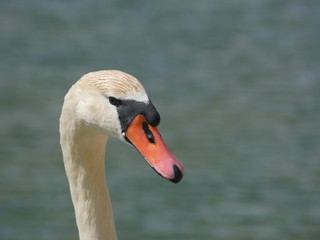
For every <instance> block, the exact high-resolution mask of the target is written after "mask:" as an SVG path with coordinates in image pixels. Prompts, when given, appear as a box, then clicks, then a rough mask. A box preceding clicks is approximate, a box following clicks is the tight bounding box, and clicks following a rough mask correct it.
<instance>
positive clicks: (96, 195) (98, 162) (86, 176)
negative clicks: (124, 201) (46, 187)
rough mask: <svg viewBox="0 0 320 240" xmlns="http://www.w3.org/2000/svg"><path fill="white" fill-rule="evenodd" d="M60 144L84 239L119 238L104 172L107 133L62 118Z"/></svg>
mask: <svg viewBox="0 0 320 240" xmlns="http://www.w3.org/2000/svg"><path fill="white" fill-rule="evenodd" d="M60 124H61V125H63V126H60V134H61V138H60V141H61V147H62V152H63V159H64V164H65V169H66V173H67V177H68V180H69V185H70V191H71V197H72V202H73V205H74V209H75V215H76V221H77V226H78V230H79V236H80V239H81V240H101V239H104V240H116V239H117V236H116V231H115V226H114V220H113V213H112V207H111V200H110V196H109V191H108V187H107V183H106V174H105V160H104V157H105V145H106V143H107V137H106V136H105V135H102V134H99V133H98V132H95V131H94V130H92V129H90V128H88V127H86V126H85V125H84V124H81V123H76V122H70V121H68V120H67V119H63V118H62V119H61V122H60Z"/></svg>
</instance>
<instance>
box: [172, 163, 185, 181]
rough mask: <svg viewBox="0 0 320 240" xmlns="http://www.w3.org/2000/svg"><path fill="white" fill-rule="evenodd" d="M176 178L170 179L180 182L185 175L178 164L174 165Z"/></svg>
mask: <svg viewBox="0 0 320 240" xmlns="http://www.w3.org/2000/svg"><path fill="white" fill-rule="evenodd" d="M173 171H174V178H173V179H170V181H171V182H173V183H178V182H180V180H181V179H182V177H183V175H182V172H181V170H180V168H179V167H178V166H177V165H173Z"/></svg>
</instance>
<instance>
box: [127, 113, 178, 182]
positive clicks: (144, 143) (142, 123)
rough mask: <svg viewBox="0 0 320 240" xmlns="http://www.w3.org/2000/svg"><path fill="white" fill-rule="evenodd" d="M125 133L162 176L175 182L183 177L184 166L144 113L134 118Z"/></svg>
mask: <svg viewBox="0 0 320 240" xmlns="http://www.w3.org/2000/svg"><path fill="white" fill-rule="evenodd" d="M125 134H126V137H127V139H128V140H129V141H130V142H131V143H132V144H133V146H135V148H136V149H137V150H138V151H139V152H140V154H141V155H142V156H143V157H144V159H145V160H146V161H147V162H148V163H149V164H150V165H151V167H152V168H153V169H154V170H155V171H156V172H157V173H158V174H159V175H160V176H162V177H164V178H166V179H168V180H170V181H171V182H174V183H177V182H179V181H180V180H181V179H182V177H183V172H184V167H183V166H182V164H181V163H180V162H179V161H178V160H177V159H176V158H175V156H173V154H172V153H171V152H170V151H169V149H168V147H167V146H166V144H165V143H164V141H163V140H162V137H161V135H160V133H159V131H158V128H157V127H153V126H151V125H150V124H148V122H147V120H146V119H145V117H144V116H143V115H141V114H140V115H137V116H136V117H135V118H134V120H133V121H132V122H131V123H130V125H129V127H128V128H127V130H126V132H125Z"/></svg>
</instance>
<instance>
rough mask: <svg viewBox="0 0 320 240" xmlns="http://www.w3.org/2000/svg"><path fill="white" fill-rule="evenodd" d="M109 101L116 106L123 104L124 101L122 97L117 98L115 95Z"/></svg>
mask: <svg viewBox="0 0 320 240" xmlns="http://www.w3.org/2000/svg"><path fill="white" fill-rule="evenodd" d="M109 102H110V104H111V105H114V106H116V107H119V106H120V105H121V104H122V101H121V100H120V99H117V98H115V97H109Z"/></svg>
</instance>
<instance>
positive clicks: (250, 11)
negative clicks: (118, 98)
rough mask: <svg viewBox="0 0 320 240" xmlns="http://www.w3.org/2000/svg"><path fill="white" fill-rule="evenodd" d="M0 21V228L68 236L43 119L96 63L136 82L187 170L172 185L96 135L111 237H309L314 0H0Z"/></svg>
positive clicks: (315, 169) (315, 170)
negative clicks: (103, 158)
mask: <svg viewBox="0 0 320 240" xmlns="http://www.w3.org/2000/svg"><path fill="white" fill-rule="evenodd" d="M0 19H1V20H0V32H1V35H0V58H1V61H0V115H1V121H0V122H1V124H0V135H1V138H0V141H1V143H0V157H1V161H0V179H1V184H0V239H10V240H14V239H32V240H37V239H42V240H43V239H46V240H47V239H48V240H50V239H77V229H76V225H75V221H74V215H73V214H74V213H73V208H72V205H71V200H70V196H69V189H68V185H67V179H66V177H65V172H64V167H63V163H62V158H61V153H60V148H59V144H58V137H59V136H58V118H59V115H60V109H61V105H62V101H63V96H64V95H65V93H66V91H67V89H68V88H69V87H70V86H71V84H72V83H73V82H74V81H76V80H77V79H78V78H80V76H81V75H82V74H84V73H87V72H89V71H94V70H99V69H121V70H124V71H126V72H129V73H131V74H133V75H135V76H136V77H138V78H139V79H140V80H141V81H142V82H143V84H144V86H145V88H146V89H147V91H148V93H149V95H150V97H151V99H152V100H153V102H154V104H155V105H156V107H157V108H158V110H159V112H160V113H161V117H162V122H161V125H160V130H161V132H162V135H163V136H164V138H165V140H166V142H167V144H168V145H169V146H170V148H171V150H172V151H173V152H174V153H175V155H176V156H177V157H178V158H179V159H180V160H181V161H182V162H183V163H184V165H185V168H186V175H185V178H184V179H183V181H182V182H181V183H179V184H178V185H174V184H171V183H170V182H167V181H165V180H163V179H161V178H159V177H158V176H157V175H156V174H155V173H154V172H153V171H152V170H151V169H150V168H149V167H148V166H147V164H146V163H145V162H144V160H143V159H141V157H140V156H139V154H138V153H136V152H135V150H134V149H133V148H130V147H128V146H126V145H124V144H122V143H120V142H119V141H117V140H111V141H110V142H109V145H108V152H107V158H108V160H107V174H108V183H109V186H110V191H111V194H112V200H113V208H114V214H115V219H116V225H117V232H118V237H119V239H168V240H169V239H171V240H177V239H184V240H189V239H190V240H194V239H202V240H206V239H210V240H211V239H223V240H231V239H246V240H248V239H255V240H260V239H261V240H263V239H290V240H292V239H309V240H310V239H319V237H320V230H319V224H320V204H319V203H320V190H319V184H320V177H319V176H320V161H319V159H320V157H319V156H320V148H319V145H320V136H319V135H320V132H319V129H320V97H319V96H320V79H319V76H320V68H319V63H320V48H319V42H320V31H319V22H320V3H319V1H315V0H306V1H283V0H280V1H279V0H277V1H276V0H274V1H273V0H269V1H267V0H260V1H250V0H244V1H211V0H200V1H178V0H176V1H168V0H164V1H144V0H140V1H124V0H123V1H97V0H96V1H67V2H66V1H40V0H29V1H21V0H20V1H18V0H10V1H8V0H3V1H2V3H1V9H0Z"/></svg>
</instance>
